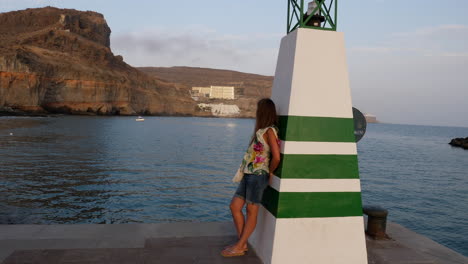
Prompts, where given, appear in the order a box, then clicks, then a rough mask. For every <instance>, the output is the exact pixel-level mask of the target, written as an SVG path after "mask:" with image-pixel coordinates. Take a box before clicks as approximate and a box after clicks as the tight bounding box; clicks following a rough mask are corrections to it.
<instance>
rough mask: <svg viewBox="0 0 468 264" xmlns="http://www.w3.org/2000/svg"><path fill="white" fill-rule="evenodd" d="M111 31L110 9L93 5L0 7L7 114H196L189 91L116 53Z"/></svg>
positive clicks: (0, 90)
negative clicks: (2, 9) (88, 7)
mask: <svg viewBox="0 0 468 264" xmlns="http://www.w3.org/2000/svg"><path fill="white" fill-rule="evenodd" d="M110 34H111V29H110V28H109V26H108V25H107V22H106V20H105V19H104V16H103V15H102V14H99V13H96V12H91V11H86V12H81V11H77V10H73V9H58V8H53V7H45V8H35V9H26V10H20V11H13V12H8V13H0V107H4V111H2V112H3V114H8V113H11V114H20V113H32V114H34V113H63V114H103V115H106V114H121V115H132V114H154V115H192V114H193V113H194V111H195V109H196V103H195V102H194V101H193V100H192V98H191V97H190V95H189V94H188V93H186V92H185V91H183V90H181V89H179V88H178V87H176V86H175V85H174V84H172V83H169V82H166V81H163V80H158V79H156V78H154V77H151V76H149V75H147V74H145V73H143V72H141V71H139V70H137V69H135V68H133V67H131V66H130V65H128V64H126V63H125V62H124V61H123V58H122V57H121V56H115V55H114V54H113V53H112V51H111V49H110ZM5 107H6V108H5Z"/></svg>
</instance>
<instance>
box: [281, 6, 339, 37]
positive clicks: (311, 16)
mask: <svg viewBox="0 0 468 264" xmlns="http://www.w3.org/2000/svg"><path fill="white" fill-rule="evenodd" d="M305 2H308V4H307V5H306V3H305ZM337 20H338V0H313V1H311V0H307V1H306V0H288V33H290V32H291V31H293V30H295V29H297V28H312V29H320V30H332V31H336V27H337V25H336V22H337Z"/></svg>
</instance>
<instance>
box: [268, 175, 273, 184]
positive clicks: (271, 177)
mask: <svg viewBox="0 0 468 264" xmlns="http://www.w3.org/2000/svg"><path fill="white" fill-rule="evenodd" d="M268 184H269V185H270V186H271V185H272V184H273V173H271V172H270V173H269V174H268Z"/></svg>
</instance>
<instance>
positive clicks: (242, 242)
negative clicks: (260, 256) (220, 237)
mask: <svg viewBox="0 0 468 264" xmlns="http://www.w3.org/2000/svg"><path fill="white" fill-rule="evenodd" d="M259 208H260V206H259V205H257V204H247V222H246V223H245V226H244V230H243V232H242V234H241V236H240V238H239V241H238V242H237V243H236V245H234V247H233V250H235V251H237V250H242V249H244V248H246V247H247V240H248V239H249V237H250V235H251V234H252V233H253V231H254V230H255V227H256V226H257V216H258V209H259Z"/></svg>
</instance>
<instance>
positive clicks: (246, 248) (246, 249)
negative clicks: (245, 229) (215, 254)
mask: <svg viewBox="0 0 468 264" xmlns="http://www.w3.org/2000/svg"><path fill="white" fill-rule="evenodd" d="M235 245H236V244H232V245H229V246H225V247H224V248H223V249H227V248H232V247H233V246H235ZM247 251H249V248H248V247H245V248H244V252H247Z"/></svg>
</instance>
